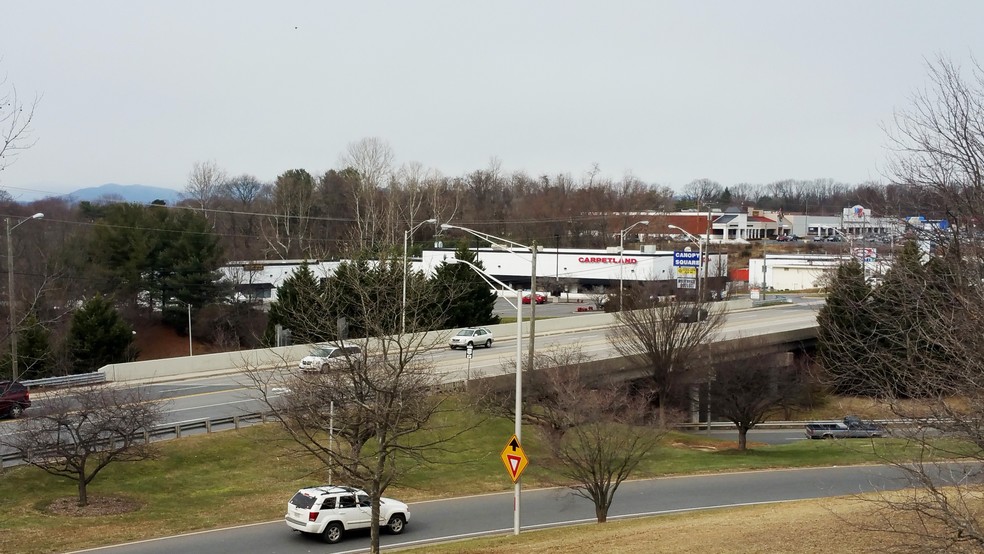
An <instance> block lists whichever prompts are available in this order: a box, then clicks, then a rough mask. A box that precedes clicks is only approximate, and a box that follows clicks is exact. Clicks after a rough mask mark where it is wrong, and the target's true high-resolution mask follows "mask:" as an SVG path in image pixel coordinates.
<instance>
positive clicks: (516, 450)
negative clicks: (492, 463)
mask: <svg viewBox="0 0 984 554" xmlns="http://www.w3.org/2000/svg"><path fill="white" fill-rule="evenodd" d="M501 458H502V463H503V464H505V466H506V471H507V472H508V473H509V477H510V478H512V481H513V483H515V482H516V481H518V480H519V477H520V475H522V474H523V470H524V469H526V466H527V465H529V463H530V460H529V458H527V457H526V452H523V447H522V446H520V444H519V439H518V438H516V435H513V436H512V438H511V439H509V442H507V443H506V447H505V448H503V449H502V455H501Z"/></svg>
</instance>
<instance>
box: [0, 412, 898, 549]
mask: <svg viewBox="0 0 984 554" xmlns="http://www.w3.org/2000/svg"><path fill="white" fill-rule="evenodd" d="M862 415H864V414H862ZM823 416H827V417H833V416H832V415H830V414H822V415H821V416H820V417H823ZM454 417H455V418H461V419H453V420H450V421H448V422H447V423H449V424H450V425H451V426H457V427H459V428H460V427H462V426H466V422H467V421H476V419H475V418H478V417H479V416H477V415H476V414H467V413H458V414H457V415H455V416H454ZM512 425H513V423H512V422H511V421H509V420H501V419H497V420H487V421H481V422H480V424H479V425H478V426H477V427H475V428H474V429H473V430H471V431H469V432H468V433H466V434H464V435H462V436H460V437H458V438H456V439H455V440H454V441H452V442H451V443H449V444H448V449H449V451H448V452H447V453H443V454H442V456H441V458H442V460H443V462H442V464H440V465H436V466H426V467H424V466H419V467H415V468H413V469H412V470H411V471H410V472H409V473H408V475H407V476H406V478H405V479H403V480H402V482H401V484H400V486H399V487H393V488H391V489H390V490H389V491H388V492H387V493H388V494H389V495H391V496H394V497H396V498H401V499H405V500H407V501H411V502H413V501H419V500H423V499H431V498H439V497H448V496H458V495H464V494H475V493H484V492H492V491H505V490H509V489H510V488H511V484H510V482H509V480H508V478H507V477H506V472H505V469H504V468H503V467H502V462H501V461H500V459H499V452H500V450H501V449H502V447H503V445H504V444H505V441H506V440H508V438H509V437H510V436H511V434H512ZM535 437H536V435H535V432H534V431H533V430H532V429H531V430H528V431H527V432H526V433H525V434H524V438H525V440H524V449H525V450H526V451H527V453H528V454H529V456H530V459H531V464H530V466H529V467H528V468H527V470H526V472H525V474H524V477H523V481H524V486H525V487H526V488H537V487H547V486H555V485H561V484H563V483H562V481H561V479H560V478H559V477H558V475H557V474H556V473H555V472H553V471H551V470H550V469H549V468H548V467H546V465H545V464H544V463H542V462H541V461H542V460H546V459H547V453H546V452H544V451H543V449H542V448H541V447H540V446H539V445H538V443H537V441H536V438H535ZM291 444H292V443H290V442H289V441H286V440H285V438H284V436H283V435H282V434H281V433H280V432H279V430H278V428H277V427H276V426H274V425H266V426H262V427H254V428H249V429H245V430H241V431H226V432H221V433H216V434H214V435H211V436H196V437H187V438H182V439H180V440H174V441H168V442H164V443H161V444H160V447H161V456H160V458H159V459H157V460H153V461H148V462H141V463H133V464H116V465H112V466H110V467H108V468H107V469H105V470H104V471H103V472H102V473H100V475H99V476H98V477H97V478H96V480H95V481H94V482H93V483H92V484H91V485H90V488H89V495H90V498H92V497H99V496H122V497H126V498H129V499H132V500H134V501H136V502H138V503H139V504H140V505H141V508H140V509H139V510H136V511H134V512H130V513H124V514H119V515H112V516H77V517H66V516H57V515H53V514H50V513H49V512H48V511H47V507H48V505H49V504H50V503H51V502H52V501H54V500H55V499H58V498H64V497H71V496H73V495H74V494H75V492H76V491H75V488H74V483H73V482H71V481H68V480H64V479H57V478H55V477H53V476H50V475H47V474H45V473H43V472H41V471H39V470H37V469H33V468H30V467H17V468H13V469H7V470H4V471H3V472H2V473H0V498H2V499H3V503H4V507H3V510H2V512H0V552H21V553H31V552H64V551H68V550H75V549H82V548H87V547H92V546H98V545H107V544H115V543H120V542H125V541H132V540H138V539H145V538H150V537H159V536H167V535H171V534H176V533H181V532H187V531H195V530H202V529H211V528H217V527H224V526H230V525H236V524H241V523H249V522H257V521H269V520H276V519H278V518H280V517H282V516H283V510H284V506H285V503H286V501H287V499H288V498H289V497H290V495H291V494H292V493H293V492H294V491H295V490H297V489H298V488H299V487H301V486H305V485H310V484H314V483H321V482H324V480H325V479H324V477H325V472H324V470H323V469H322V468H319V467H318V466H317V465H316V464H314V463H313V462H312V461H311V460H310V459H306V458H303V457H298V456H297V455H294V454H289V453H288V452H287V448H286V447H287V446H289V445H291ZM875 445H877V447H878V449H879V452H878V453H876V452H875V451H874V450H873V449H874V448H875V447H876V446H875ZM903 448H905V446H904V445H903V444H902V443H899V442H895V441H892V440H883V441H879V442H877V443H874V445H873V443H871V442H869V441H833V442H832V441H797V442H795V443H792V444H788V445H782V446H766V445H754V444H753V445H752V449H751V450H750V451H748V452H744V453H742V452H738V451H737V450H735V449H734V443H730V442H721V441H714V440H709V439H705V438H703V437H700V436H695V435H686V434H681V433H671V434H670V435H668V436H667V437H666V439H665V440H664V442H663V444H662V445H661V446H660V447H659V448H658V449H657V450H656V451H654V452H653V453H652V455H651V456H649V458H648V459H646V460H645V462H644V463H643V464H642V465H641V467H640V468H639V471H638V472H637V475H636V476H635V477H637V478H642V477H653V476H660V475H677V474H688V473H701V472H716V471H730V470H743V469H762V468H780V467H807V466H822V465H835V464H836V465H842V464H855V463H868V462H877V461H879V460H880V459H881V458H880V457H879V453H881V454H884V453H885V452H884V451H883V450H887V451H899V450H900V449H903ZM783 510H785V508H783ZM753 512H754V513H755V514H756V515H754V518H755V520H756V521H759V520H761V521H763V522H765V521H770V519H769V518H771V517H774V515H773V516H768V517H766V516H764V515H762V514H763V513H772V512H770V511H769V510H768V509H766V510H765V512H755V511H754V510H753ZM729 513H730V512H729ZM690 517H701V518H704V517H708V518H711V520H709V521H713V520H714V518H718V519H720V518H724V519H727V517H728V516H727V514H724V515H721V514H719V513H718V514H716V515H715V513H709V514H705V515H701V516H687V517H684V518H683V519H680V518H679V517H675V518H659V519H658V520H656V523H652V524H646V523H644V522H624V523H619V524H618V525H611V524H610V525H606V526H604V528H603V529H602V528H599V527H593V526H588V527H585V528H582V530H581V531H578V533H586V534H587V537H582V538H581V539H580V540H581V541H586V540H587V541H591V542H592V543H593V542H594V541H595V540H601V539H600V538H598V537H599V536H600V535H599V533H604V534H605V535H606V536H610V538H609V539H605V540H613V541H622V540H623V539H621V538H619V537H621V536H622V535H624V534H629V535H632V534H637V535H642V536H643V537H648V538H647V539H646V540H648V541H652V540H653V539H654V537H653V533H656V534H657V535H660V536H662V535H663V534H664V533H668V532H669V529H673V528H681V529H683V528H685V527H686V525H684V523H685V522H686V521H688V520H689V519H688V518H690ZM742 517H744V516H742ZM674 522H675V523H674ZM646 525H655V526H656V527H657V528H658V532H656V531H654V530H650V531H648V532H647V531H645V527H646ZM709 525H718V524H716V523H710V524H709ZM639 526H641V527H639ZM555 533H556V532H546V533H544V534H543V536H544V537H545V538H544V540H546V541H548V542H549V541H554V540H556V538H551V537H559V536H563V535H565V534H568V532H566V531H565V532H561V533H560V534H559V535H557V534H555ZM613 533H614V535H612V534H613ZM764 534H765V535H768V533H764ZM572 536H573V535H572ZM530 537H532V534H529V535H527V534H526V533H524V535H523V536H521V537H520V540H522V541H524V542H525V541H528V540H533V539H532V538H530ZM489 540H490V541H492V542H491V543H493V544H494V543H496V542H500V543H501V541H511V540H513V539H511V538H508V539H507V538H503V539H489ZM625 540H628V539H625ZM603 544H606V543H603ZM626 544H631V543H626ZM647 544H648V543H647ZM461 548H462V545H458V547H457V550H454V549H453V550H450V551H461ZM523 548H525V549H526V551H531V550H535V551H537V552H540V551H550V550H548V549H547V547H546V546H544V547H543V548H541V547H540V546H529V545H527V546H525V547H523ZM561 550H562V549H560V550H555V551H557V552H559V551H561ZM629 550H634V551H647V550H646V549H645V548H640V547H638V546H637V547H636V548H634V549H631V548H630V549H629ZM629 550H625V551H629ZM767 550H768V549H767ZM780 550H781V549H780ZM450 551H449V552H450ZM498 551H499V550H495V549H492V550H481V549H480V550H475V552H498ZM521 551H522V549H521ZM599 551H605V552H609V551H612V552H614V551H617V550H614V549H609V548H607V547H602V548H601V550H599ZM649 551H651V550H649ZM667 551H673V550H667ZM709 551H713V550H709ZM722 551H723V550H722Z"/></svg>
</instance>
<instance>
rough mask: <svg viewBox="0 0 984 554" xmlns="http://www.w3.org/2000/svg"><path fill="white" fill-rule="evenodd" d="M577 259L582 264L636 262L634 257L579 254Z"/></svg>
mask: <svg viewBox="0 0 984 554" xmlns="http://www.w3.org/2000/svg"><path fill="white" fill-rule="evenodd" d="M577 261H579V262H581V263H583V264H637V263H639V260H637V259H636V258H595V257H593V256H581V257H580V258H578V259H577Z"/></svg>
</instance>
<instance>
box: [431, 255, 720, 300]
mask: <svg viewBox="0 0 984 554" xmlns="http://www.w3.org/2000/svg"><path fill="white" fill-rule="evenodd" d="M469 250H471V251H472V252H474V253H475V256H476V258H477V260H478V261H480V262H481V263H482V266H483V267H484V268H485V270H486V271H487V272H488V273H489V275H492V276H494V277H495V278H496V279H499V280H500V281H503V282H504V283H507V284H509V285H514V286H520V287H523V288H524V289H526V288H529V286H530V275H531V271H532V262H533V257H532V254H531V253H530V252H529V251H526V250H518V249H517V250H513V251H504V250H499V249H492V248H478V249H475V248H471V249H469ZM684 251H687V252H690V253H691V257H693V258H694V259H696V258H697V249H696V248H695V247H692V246H687V247H681V249H680V250H679V251H678V252H684ZM705 254H707V255H706V256H705V261H704V273H702V274H701V277H702V278H705V277H720V278H725V277H726V276H727V274H728V255H727V254H726V253H716V252H710V253H705ZM454 257H455V250H454V249H450V248H448V249H433V250H424V251H423V254H422V259H421V268H422V269H423V271H424V273H425V274H426V275H428V276H431V275H433V272H434V270H435V269H436V268H437V267H438V266H439V265H440V264H441V263H442V262H444V261H445V260H448V259H453V258H454ZM676 258H677V259H678V261H677V262H674V251H673V250H655V249H652V250H649V249H646V248H644V249H643V250H629V249H626V250H625V251H624V252H623V253H622V255H621V256H620V255H619V253H618V248H610V249H587V250H584V249H569V248H559V249H558V248H541V249H539V250H538V251H537V255H536V278H537V288H538V289H540V290H551V287H553V286H555V285H559V286H561V287H562V288H563V289H564V290H566V292H586V291H588V290H594V291H597V292H600V291H602V290H612V289H613V288H615V289H617V288H618V286H619V282H620V281H621V282H622V283H623V284H624V286H626V287H628V286H631V285H632V284H633V283H642V282H660V283H664V284H665V285H666V286H668V287H672V288H675V287H677V286H679V287H680V288H695V286H693V285H695V283H696V278H697V268H696V267H687V266H685V265H683V264H684V263H685V262H681V261H679V259H680V258H681V257H680V256H677V257H676ZM694 264H695V262H694ZM722 288H723V287H722ZM709 290H710V289H709Z"/></svg>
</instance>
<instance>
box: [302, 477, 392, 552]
mask: <svg viewBox="0 0 984 554" xmlns="http://www.w3.org/2000/svg"><path fill="white" fill-rule="evenodd" d="M284 520H285V521H286V522H287V525H288V526H289V527H290V528H291V529H294V530H295V531H301V532H303V533H311V534H314V535H321V537H322V538H323V539H324V540H325V542H327V543H331V544H334V543H336V542H338V541H340V540H342V534H343V533H345V531H348V530H349V529H364V528H368V527H369V524H370V522H371V521H372V504H371V503H370V501H369V495H368V494H366V492H365V491H363V490H361V489H354V488H352V487H339V486H333V485H323V486H320V487H309V488H306V489H301V490H299V491H297V493H296V494H295V495H294V497H293V498H291V499H290V502H288V503H287V515H286V516H284ZM408 521H410V508H408V507H407V505H406V504H404V503H403V502H400V501H398V500H393V499H392V498H385V497H384V498H380V499H379V525H380V526H385V527H386V529H388V530H389V532H390V533H392V534H394V535H399V534H400V533H402V532H403V530H404V529H405V528H406V525H407V522H408Z"/></svg>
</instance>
